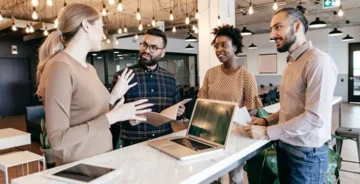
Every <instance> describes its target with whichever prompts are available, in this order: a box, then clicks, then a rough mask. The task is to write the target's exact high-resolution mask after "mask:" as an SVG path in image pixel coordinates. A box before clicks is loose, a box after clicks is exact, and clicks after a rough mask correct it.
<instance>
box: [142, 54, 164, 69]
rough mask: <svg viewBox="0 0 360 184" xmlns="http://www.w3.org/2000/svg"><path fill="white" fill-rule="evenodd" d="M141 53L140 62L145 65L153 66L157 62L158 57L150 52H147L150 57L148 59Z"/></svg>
mask: <svg viewBox="0 0 360 184" xmlns="http://www.w3.org/2000/svg"><path fill="white" fill-rule="evenodd" d="M142 54H146V53H142ZM142 54H141V55H140V62H141V63H142V64H143V65H145V66H155V65H157V64H158V62H159V59H160V58H159V57H153V56H152V55H150V54H147V55H148V56H149V57H150V60H146V59H143V58H142Z"/></svg>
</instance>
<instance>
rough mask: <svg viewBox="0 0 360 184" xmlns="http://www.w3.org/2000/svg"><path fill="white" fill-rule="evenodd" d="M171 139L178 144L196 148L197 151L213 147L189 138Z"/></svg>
mask: <svg viewBox="0 0 360 184" xmlns="http://www.w3.org/2000/svg"><path fill="white" fill-rule="evenodd" d="M171 141H172V142H175V143H177V144H180V145H183V146H185V147H187V148H190V149H192V150H195V151H198V150H204V149H209V148H212V147H211V146H208V145H206V144H203V143H200V142H197V141H193V140H191V139H188V138H180V139H173V140H171Z"/></svg>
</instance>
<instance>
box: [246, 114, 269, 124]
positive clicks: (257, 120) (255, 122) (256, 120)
mask: <svg viewBox="0 0 360 184" xmlns="http://www.w3.org/2000/svg"><path fill="white" fill-rule="evenodd" d="M251 120H252V121H251V123H249V124H250V125H259V126H266V121H265V120H264V119H262V118H257V117H254V116H251Z"/></svg>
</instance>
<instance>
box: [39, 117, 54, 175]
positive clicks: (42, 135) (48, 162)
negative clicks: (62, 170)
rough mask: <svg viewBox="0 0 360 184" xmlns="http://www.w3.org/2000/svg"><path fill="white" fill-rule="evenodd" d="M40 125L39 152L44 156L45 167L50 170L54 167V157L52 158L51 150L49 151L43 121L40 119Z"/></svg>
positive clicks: (49, 146) (49, 147)
mask: <svg viewBox="0 0 360 184" xmlns="http://www.w3.org/2000/svg"><path fill="white" fill-rule="evenodd" d="M40 124H41V133H40V143H41V147H40V150H41V152H42V153H43V155H45V159H46V167H47V168H52V167H55V156H54V153H53V150H52V149H51V145H50V143H49V140H48V136H47V132H46V127H45V121H44V119H41V122H40Z"/></svg>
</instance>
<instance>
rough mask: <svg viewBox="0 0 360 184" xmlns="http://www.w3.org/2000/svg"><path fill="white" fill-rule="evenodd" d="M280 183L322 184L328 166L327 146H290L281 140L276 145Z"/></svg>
mask: <svg viewBox="0 0 360 184" xmlns="http://www.w3.org/2000/svg"><path fill="white" fill-rule="evenodd" d="M276 151H277V163H278V173H279V179H280V183H281V184H324V183H325V181H326V173H327V168H328V159H329V158H328V148H327V147H326V146H325V145H323V146H321V147H320V148H307V147H299V146H292V145H289V144H286V143H283V142H281V141H279V142H278V144H277V147H276Z"/></svg>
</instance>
